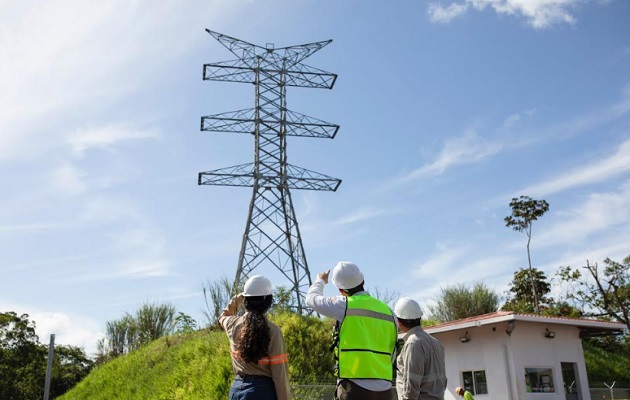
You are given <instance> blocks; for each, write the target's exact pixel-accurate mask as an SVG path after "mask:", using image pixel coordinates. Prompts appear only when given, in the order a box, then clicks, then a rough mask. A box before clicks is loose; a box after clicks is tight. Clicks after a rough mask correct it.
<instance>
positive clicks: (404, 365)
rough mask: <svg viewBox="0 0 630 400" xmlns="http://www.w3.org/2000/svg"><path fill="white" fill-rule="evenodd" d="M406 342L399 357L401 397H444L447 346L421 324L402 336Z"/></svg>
mask: <svg viewBox="0 0 630 400" xmlns="http://www.w3.org/2000/svg"><path fill="white" fill-rule="evenodd" d="M403 340H404V341H405V344H404V345H403V348H402V350H401V352H400V355H399V356H398V359H397V371H396V392H397V393H398V400H420V399H422V400H427V399H439V400H443V399H444V391H445V390H446V371H445V366H444V348H443V347H442V345H441V344H440V342H439V341H438V340H437V339H436V338H434V337H433V336H431V335H429V334H428V333H426V332H425V331H424V329H422V328H421V327H419V326H416V327H413V328H411V329H410V330H409V331H408V332H407V333H406V334H405V336H404V337H403Z"/></svg>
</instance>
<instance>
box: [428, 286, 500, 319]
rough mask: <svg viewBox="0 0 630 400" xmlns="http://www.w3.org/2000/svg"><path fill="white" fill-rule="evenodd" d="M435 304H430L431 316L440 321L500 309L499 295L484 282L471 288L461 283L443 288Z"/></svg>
mask: <svg viewBox="0 0 630 400" xmlns="http://www.w3.org/2000/svg"><path fill="white" fill-rule="evenodd" d="M441 290H442V294H441V296H440V297H438V298H437V299H436V304H435V305H434V306H429V313H430V317H431V318H433V319H436V320H438V321H440V322H448V321H454V320H457V319H462V318H468V317H472V316H475V315H481V314H488V313H491V312H495V311H497V310H498V309H499V295H498V294H497V293H496V292H494V291H493V290H492V289H489V288H488V287H487V286H486V285H484V284H483V283H477V284H475V286H474V287H473V288H472V289H471V288H468V287H467V286H466V285H463V284H459V285H455V286H448V287H446V288H442V289H441Z"/></svg>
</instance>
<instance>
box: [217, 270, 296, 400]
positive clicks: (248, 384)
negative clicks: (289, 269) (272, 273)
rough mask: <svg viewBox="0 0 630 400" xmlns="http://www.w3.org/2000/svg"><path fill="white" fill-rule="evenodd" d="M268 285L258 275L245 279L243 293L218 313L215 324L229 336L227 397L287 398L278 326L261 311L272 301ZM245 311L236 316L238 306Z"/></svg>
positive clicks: (285, 361) (251, 399)
mask: <svg viewBox="0 0 630 400" xmlns="http://www.w3.org/2000/svg"><path fill="white" fill-rule="evenodd" d="M271 293H272V286H271V282H270V281H269V279H267V278H265V277H264V276H262V275H255V276H252V277H251V278H249V279H248V280H247V282H245V287H244V292H243V293H241V294H238V295H236V296H234V297H233V298H232V300H231V301H230V304H228V306H227V307H226V308H225V309H224V310H223V311H222V312H221V315H220V316H219V324H220V325H221V327H222V328H223V330H225V333H226V334H227V336H228V338H229V339H230V352H231V356H232V368H233V370H234V374H235V378H234V382H233V383H232V387H231V388H230V400H254V399H255V400H289V399H291V391H290V388H289V368H288V357H287V351H286V347H285V345H284V338H283V337H282V331H281V330H280V328H279V327H278V326H277V325H276V324H274V323H272V322H270V321H269V320H268V319H267V318H266V317H265V313H266V312H267V310H269V307H271V303H272V301H273V296H272V294H271ZM243 304H244V305H245V310H246V312H245V314H244V315H242V316H238V315H237V312H238V310H239V308H240V306H241V305H243Z"/></svg>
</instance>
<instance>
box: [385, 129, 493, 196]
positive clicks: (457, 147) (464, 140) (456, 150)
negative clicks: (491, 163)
mask: <svg viewBox="0 0 630 400" xmlns="http://www.w3.org/2000/svg"><path fill="white" fill-rule="evenodd" d="M502 149H503V144H502V143H501V142H499V141H493V140H489V139H486V138H484V137H481V136H479V135H478V134H477V133H476V132H475V131H473V130H468V131H467V132H465V133H464V135H462V136H459V137H455V138H451V139H449V140H447V141H446V142H445V143H444V146H443V147H442V150H441V151H440V153H439V154H438V155H437V158H436V159H435V161H433V162H431V163H429V164H425V165H423V166H422V167H420V168H418V169H416V170H414V171H412V172H410V173H409V174H407V175H405V176H403V177H402V178H398V179H396V180H395V181H394V183H393V184H392V185H400V184H404V183H408V182H412V181H415V180H419V179H423V178H426V177H433V176H439V175H442V174H443V173H444V172H446V170H448V169H449V168H452V167H455V166H459V165H466V164H474V163H478V162H480V161H482V160H484V159H485V158H487V157H489V156H491V155H494V154H496V153H498V152H500V151H501V150H502Z"/></svg>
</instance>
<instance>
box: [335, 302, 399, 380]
mask: <svg viewBox="0 0 630 400" xmlns="http://www.w3.org/2000/svg"><path fill="white" fill-rule="evenodd" d="M346 300H347V301H346V315H345V317H344V319H343V321H342V323H341V327H340V328H339V342H338V344H337V348H336V350H335V351H336V356H337V358H338V362H339V364H338V372H337V373H338V376H339V378H349V379H357V378H367V379H385V380H388V381H391V380H392V375H393V365H392V356H393V353H394V347H395V345H396V339H397V336H398V333H397V329H396V323H395V322H394V316H393V313H392V310H390V308H389V306H388V305H387V304H385V303H383V302H382V301H380V300H378V299H375V298H373V297H371V296H369V295H367V294H362V295H359V294H357V295H354V296H349V297H346Z"/></svg>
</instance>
